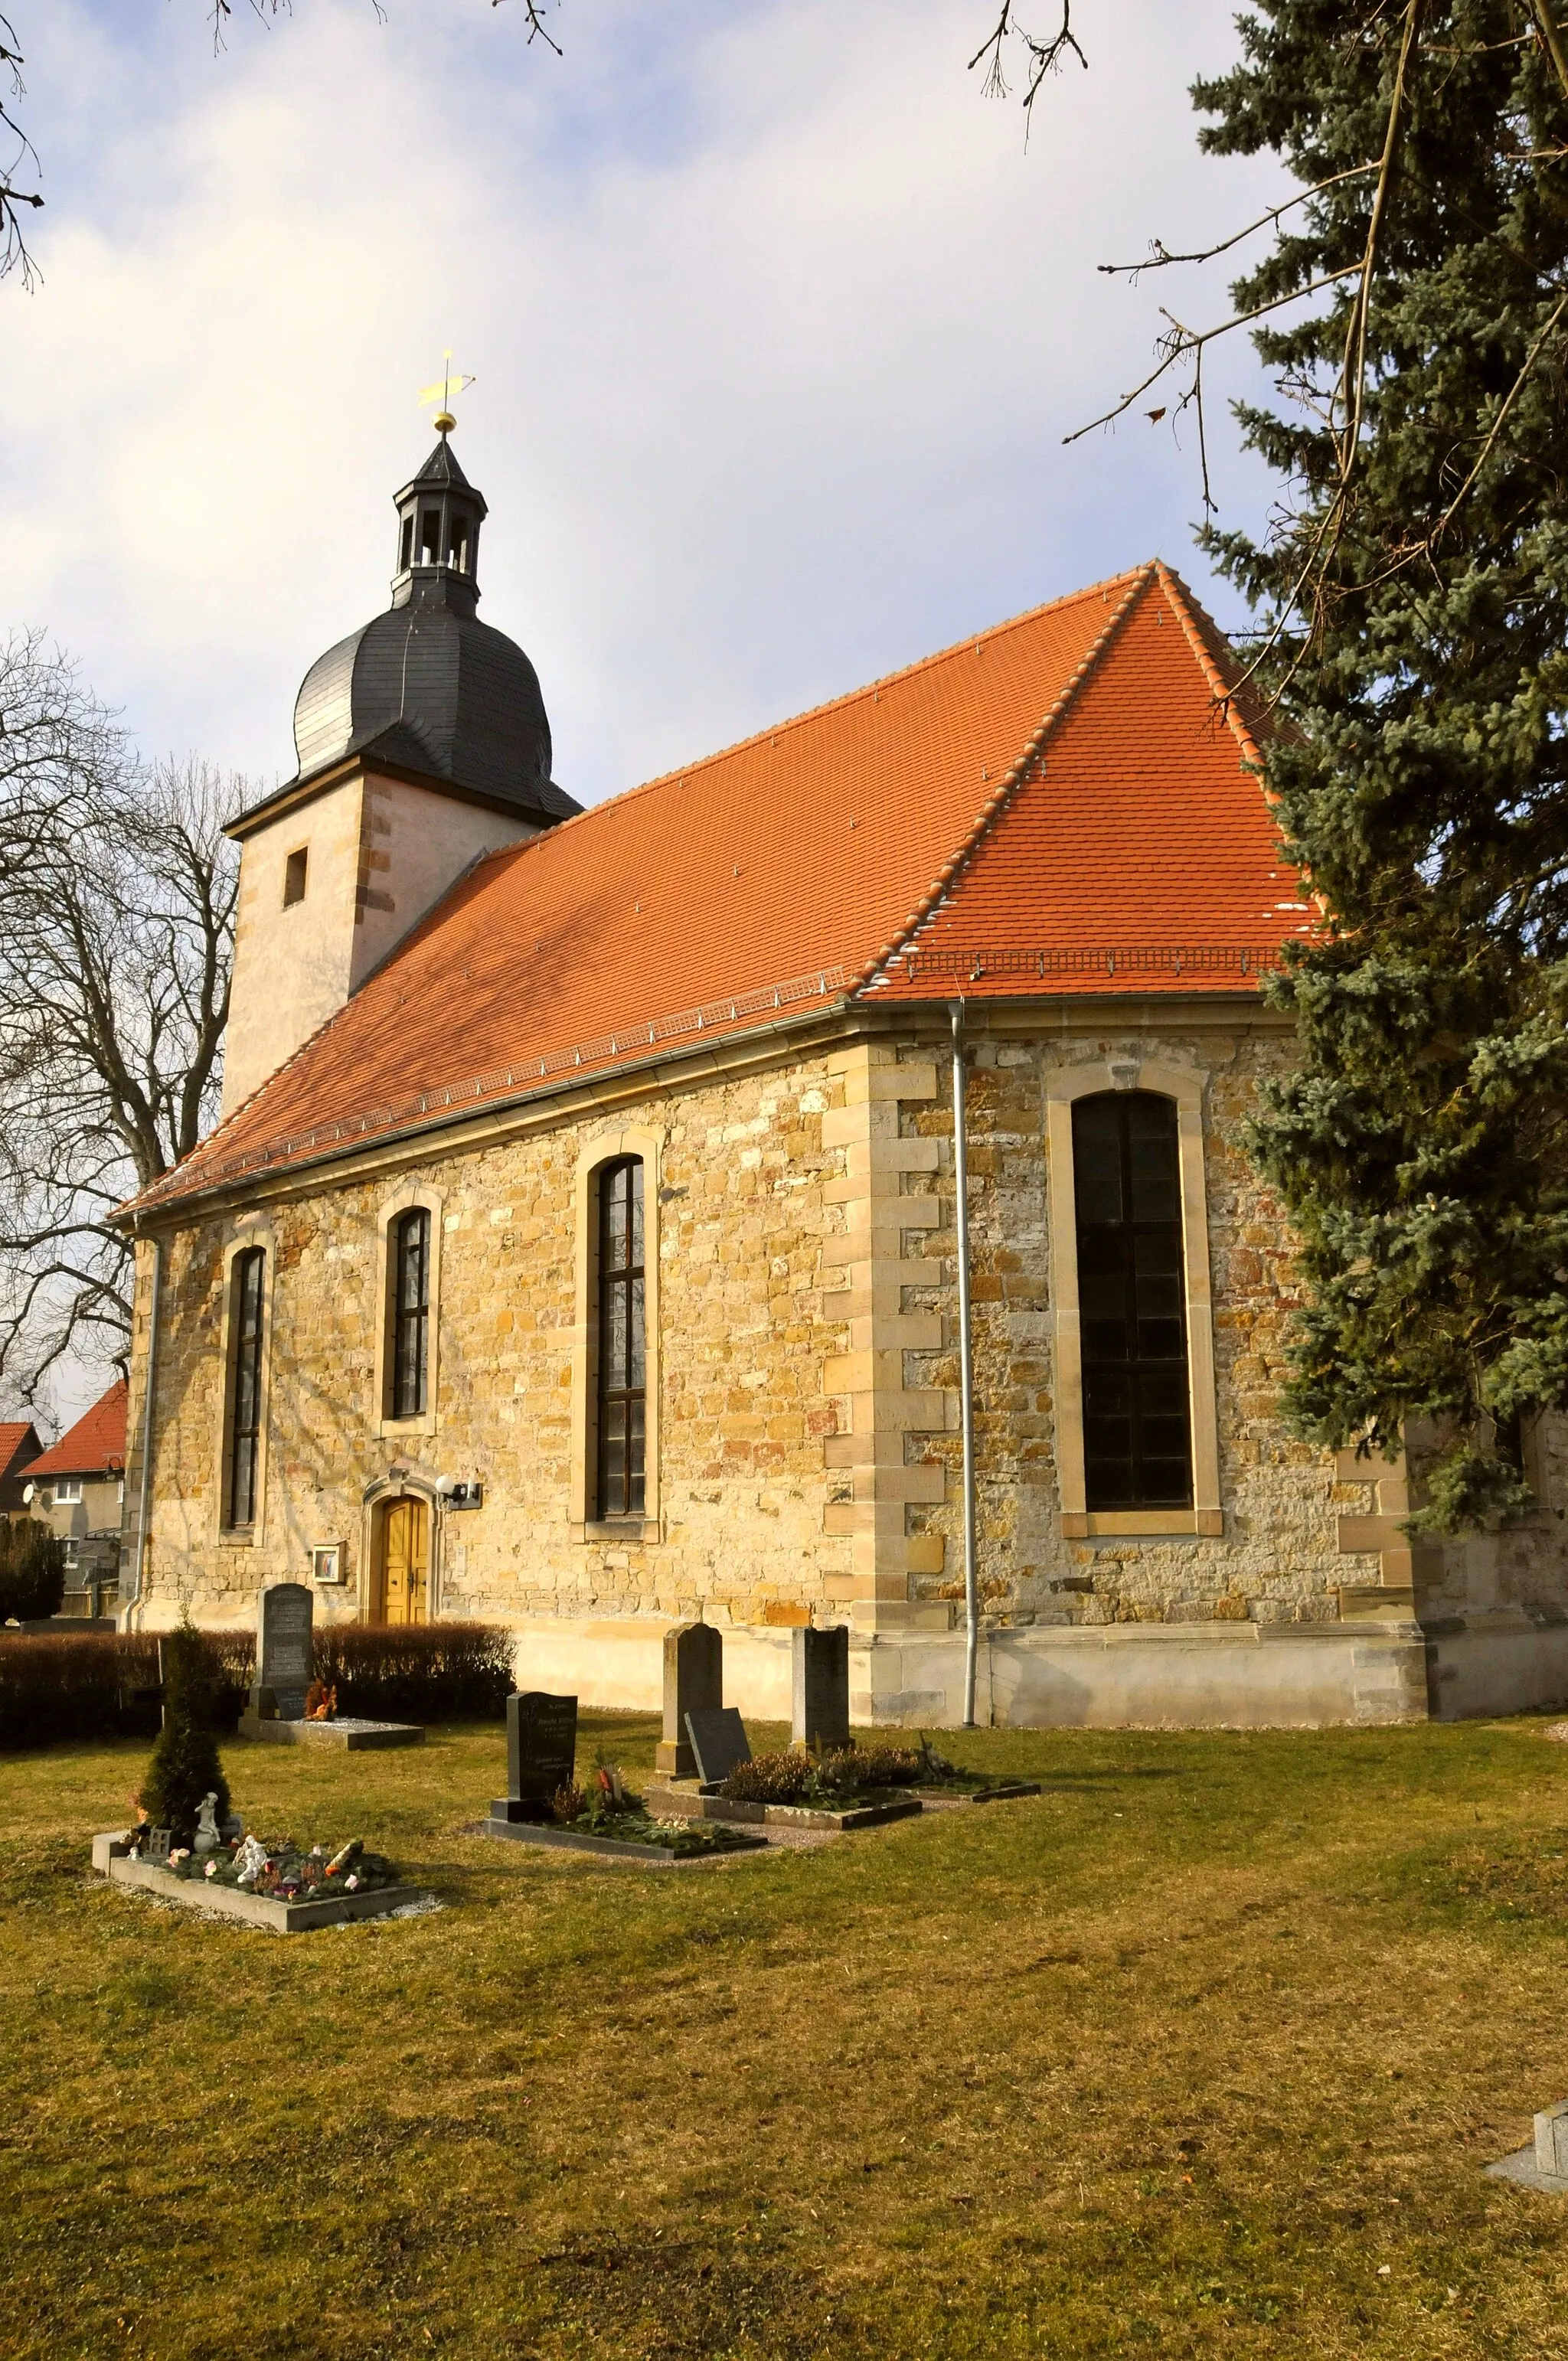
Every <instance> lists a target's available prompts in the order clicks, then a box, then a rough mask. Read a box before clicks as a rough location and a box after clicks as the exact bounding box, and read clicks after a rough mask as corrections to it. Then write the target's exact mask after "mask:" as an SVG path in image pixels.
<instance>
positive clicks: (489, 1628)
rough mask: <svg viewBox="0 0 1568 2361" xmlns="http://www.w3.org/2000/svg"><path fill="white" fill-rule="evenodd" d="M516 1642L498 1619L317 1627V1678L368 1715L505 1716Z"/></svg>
mask: <svg viewBox="0 0 1568 2361" xmlns="http://www.w3.org/2000/svg"><path fill="white" fill-rule="evenodd" d="M515 1644H516V1642H515V1639H514V1636H513V1634H512V1633H511V1632H510V1631H502V1630H501V1629H500V1628H499V1626H498V1625H496V1624H494V1623H410V1624H406V1625H403V1626H402V1627H400V1628H399V1629H397V1630H387V1629H385V1628H383V1627H382V1626H380V1625H377V1624H366V1623H332V1624H327V1625H325V1626H323V1628H322V1629H321V1630H319V1631H317V1633H316V1648H315V1656H316V1678H317V1680H318V1681H324V1682H325V1684H326V1686H328V1688H334V1687H335V1689H336V1690H337V1709H338V1711H339V1713H345V1714H355V1715H357V1716H359V1717H361V1718H362V1719H365V1720H367V1721H504V1720H505V1719H506V1709H507V1698H508V1697H510V1694H511V1689H512V1675H511V1657H512V1649H513V1647H514V1646H515Z"/></svg>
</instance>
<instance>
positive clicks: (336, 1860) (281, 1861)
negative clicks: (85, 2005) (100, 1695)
mask: <svg viewBox="0 0 1568 2361" xmlns="http://www.w3.org/2000/svg"><path fill="white" fill-rule="evenodd" d="M161 1655H162V1662H163V1727H162V1729H161V1730H159V1737H158V1743H157V1745H156V1746H155V1747H154V1749H153V1752H152V1759H151V1761H150V1762H149V1763H148V1767H147V1772H146V1773H145V1775H144V1777H143V1780H142V1783H141V1786H140V1788H139V1790H138V1791H137V1794H136V1795H134V1796H133V1797H132V1799H131V1801H132V1804H133V1806H134V1808H135V1810H136V1815H137V1817H136V1823H135V1825H134V1826H133V1827H131V1828H117V1829H106V1830H104V1832H103V1833H102V1834H101V1835H99V1836H95V1837H94V1838H93V1868H94V1870H96V1871H97V1872H99V1874H100V1875H101V1876H104V1877H107V1878H109V1879H110V1880H111V1881H112V1882H113V1883H115V1884H116V1885H127V1886H135V1887H137V1888H138V1889H139V1890H140V1891H142V1892H143V1893H148V1894H157V1895H158V1896H159V1898H160V1899H161V1900H163V1901H166V1902H173V1903H177V1904H180V1905H183V1906H184V1907H186V1908H188V1909H196V1910H202V1911H204V1912H207V1913H209V1914H214V1915H216V1916H220V1917H225V1918H237V1919H241V1920H244V1921H246V1922H247V1924H249V1925H251V1926H258V1927H272V1928H273V1929H275V1930H276V1931H277V1932H279V1933H280V1934H285V1935H295V1934H300V1933H302V1931H303V1930H304V1929H305V1928H306V1927H331V1926H336V1925H341V1924H342V1923H343V1922H344V1921H345V1920H347V1919H351V1918H379V1917H385V1916H388V1915H389V1913H390V1912H392V1911H395V1910H404V1909H409V1908H411V1907H414V1906H425V1905H428V1904H429V1903H430V1901H431V1900H432V1898H433V1897H431V1896H429V1895H427V1894H422V1893H421V1892H420V1890H419V1889H418V1888H417V1887H415V1886H411V1885H408V1884H405V1883H403V1881H402V1879H401V1878H400V1875H399V1873H398V1872H397V1870H396V1869H395V1868H394V1867H393V1865H392V1863H391V1862H390V1861H388V1860H386V1859H385V1858H384V1857H383V1856H382V1855H381V1854H380V1853H377V1852H371V1851H367V1849H366V1846H365V1844H364V1841H363V1839H360V1838H358V1837H354V1838H351V1839H349V1840H348V1842H347V1843H346V1844H341V1845H338V1846H335V1847H334V1848H333V1850H331V1851H330V1853H329V1850H328V1849H327V1847H326V1846H324V1845H322V1844H313V1845H310V1846H308V1847H307V1846H304V1845H301V1844H297V1843H295V1842H294V1841H293V1839H291V1838H289V1837H287V1836H282V1837H278V1838H270V1839H263V1838H261V1837H259V1836H255V1835H247V1832H246V1829H245V1826H244V1823H243V1822H242V1821H241V1819H240V1818H239V1817H238V1815H237V1814H236V1813H235V1812H234V1811H232V1810H231V1809H230V1805H229V1792H228V1783H227V1781H226V1779H225V1776H224V1769H223V1763H222V1761H221V1759H220V1756H219V1753H218V1746H217V1741H216V1739H215V1738H214V1734H213V1729H212V1700H211V1697H210V1696H209V1694H208V1682H209V1679H210V1673H209V1667H208V1664H207V1659H206V1655H205V1653H204V1651H203V1647H202V1643H201V1638H200V1635H199V1633H198V1632H197V1631H195V1630H194V1629H193V1628H192V1626H191V1625H190V1624H189V1623H187V1624H185V1625H184V1626H183V1627H182V1628H181V1630H180V1631H176V1632H174V1633H173V1634H171V1635H170V1638H169V1639H168V1640H166V1641H165V1642H164V1643H163V1647H162V1650H161Z"/></svg>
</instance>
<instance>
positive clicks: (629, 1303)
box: [593, 1156, 648, 1524]
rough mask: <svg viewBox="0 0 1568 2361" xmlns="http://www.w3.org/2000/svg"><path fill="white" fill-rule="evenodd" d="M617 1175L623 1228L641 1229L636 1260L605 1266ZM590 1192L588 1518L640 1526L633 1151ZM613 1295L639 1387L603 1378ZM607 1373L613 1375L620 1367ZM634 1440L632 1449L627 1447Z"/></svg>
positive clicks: (607, 1167)
mask: <svg viewBox="0 0 1568 2361" xmlns="http://www.w3.org/2000/svg"><path fill="white" fill-rule="evenodd" d="M622 1175H624V1176H625V1177H626V1180H627V1182H628V1187H627V1191H626V1196H627V1213H628V1216H629V1219H628V1224H627V1227H628V1232H629V1234H630V1235H634V1234H635V1233H636V1232H638V1231H640V1232H641V1242H640V1245H639V1246H638V1248H637V1252H638V1254H639V1256H640V1257H641V1258H640V1259H637V1260H633V1259H632V1258H631V1256H630V1252H629V1253H628V1257H627V1258H626V1260H624V1261H623V1262H620V1263H615V1264H611V1263H610V1262H609V1251H610V1244H611V1229H612V1224H611V1220H610V1208H611V1206H612V1204H613V1203H614V1201H615V1194H616V1188H617V1183H618V1182H619V1181H620V1179H621V1177H622ZM595 1195H596V1199H597V1211H598V1222H597V1225H596V1256H597V1261H596V1267H595V1274H594V1276H595V1290H594V1291H595V1298H596V1302H595V1316H596V1320H597V1323H598V1349H597V1353H596V1356H595V1361H596V1366H595V1371H594V1443H595V1451H594V1464H595V1473H594V1496H593V1508H594V1516H595V1519H596V1521H598V1523H600V1524H609V1523H611V1522H612V1521H613V1522H616V1523H620V1521H623V1520H625V1521H630V1520H635V1521H637V1522H639V1523H641V1520H642V1517H643V1515H644V1513H645V1510H644V1503H645V1500H646V1497H647V1469H648V1427H647V1419H648V1311H647V1275H648V1262H647V1256H648V1226H647V1199H648V1168H647V1166H646V1165H645V1164H644V1163H643V1161H642V1159H641V1157H640V1156H620V1157H617V1158H616V1159H615V1160H614V1162H613V1163H610V1164H601V1165H600V1167H599V1169H598V1186H597V1189H596V1191H595ZM639 1217H641V1218H639ZM630 1235H629V1245H630ZM617 1296H621V1297H623V1298H624V1299H625V1303H626V1328H625V1333H626V1336H627V1369H626V1375H627V1376H628V1378H630V1374H631V1372H632V1370H633V1369H636V1368H640V1369H641V1376H642V1383H641V1385H640V1386H634V1385H631V1384H630V1383H628V1384H626V1385H611V1384H610V1383H609V1376H610V1369H609V1338H610V1327H611V1312H610V1307H611V1305H612V1303H613V1302H614V1301H615V1299H616V1298H617ZM639 1332H640V1333H639ZM615 1374H616V1375H617V1376H619V1375H620V1372H619V1371H617V1372H616V1373H615ZM612 1425H613V1426H616V1427H619V1428H620V1435H619V1437H618V1439H619V1441H620V1444H621V1448H622V1454H623V1457H622V1466H621V1474H620V1499H611V1498H610V1497H609V1492H610V1478H609V1473H608V1471H607V1468H606V1466H605V1455H606V1447H607V1439H608V1438H607V1430H608V1429H609V1428H610V1427H611V1426H612ZM634 1441H635V1443H636V1444H637V1446H638V1447H637V1448H636V1449H635V1450H634V1447H633V1445H634ZM634 1460H635V1462H636V1466H635V1469H634V1468H633V1461H634ZM629 1495H630V1496H633V1497H628V1496H629Z"/></svg>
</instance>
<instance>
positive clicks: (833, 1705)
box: [789, 1623, 852, 1754]
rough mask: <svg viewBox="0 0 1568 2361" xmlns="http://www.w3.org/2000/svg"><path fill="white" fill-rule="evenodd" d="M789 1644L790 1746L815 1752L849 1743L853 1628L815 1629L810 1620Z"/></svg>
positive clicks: (794, 1632)
mask: <svg viewBox="0 0 1568 2361" xmlns="http://www.w3.org/2000/svg"><path fill="white" fill-rule="evenodd" d="M790 1644H791V1665H790V1717H789V1734H790V1740H791V1742H792V1744H794V1745H795V1746H804V1747H806V1749H807V1751H808V1752H811V1753H813V1754H818V1753H820V1752H822V1751H823V1750H824V1749H825V1748H829V1747H835V1746H849V1745H850V1744H851V1743H852V1741H851V1740H850V1631H849V1626H848V1625H847V1624H844V1623H838V1624H835V1625H834V1626H833V1628H832V1629H831V1630H830V1631H813V1630H812V1628H811V1626H810V1625H809V1624H806V1625H805V1626H804V1627H801V1628H797V1629H796V1630H795V1631H793V1632H792V1633H791V1634H790Z"/></svg>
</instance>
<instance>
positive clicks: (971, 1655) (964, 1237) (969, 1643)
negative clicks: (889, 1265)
mask: <svg viewBox="0 0 1568 2361" xmlns="http://www.w3.org/2000/svg"><path fill="white" fill-rule="evenodd" d="M948 1015H949V1016H951V1018H952V1020H953V1185H954V1190H955V1192H956V1195H957V1199H958V1207H957V1213H956V1216H955V1221H954V1228H955V1229H956V1231H957V1234H958V1256H959V1406H960V1409H961V1411H962V1417H963V1433H964V1634H965V1637H964V1721H963V1726H964V1728H965V1729H966V1730H972V1729H973V1728H974V1683H975V1664H976V1659H977V1658H978V1656H979V1653H980V1587H979V1583H978V1580H977V1577H976V1573H975V1545H974V1351H973V1345H972V1342H971V1337H970V1280H969V1139H968V1136H967V1131H966V1113H965V1098H964V1005H963V1002H962V1001H961V1000H949V1001H948Z"/></svg>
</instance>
